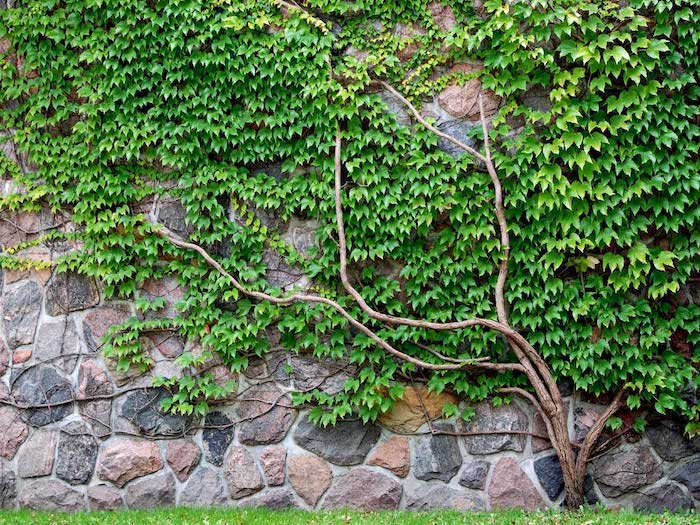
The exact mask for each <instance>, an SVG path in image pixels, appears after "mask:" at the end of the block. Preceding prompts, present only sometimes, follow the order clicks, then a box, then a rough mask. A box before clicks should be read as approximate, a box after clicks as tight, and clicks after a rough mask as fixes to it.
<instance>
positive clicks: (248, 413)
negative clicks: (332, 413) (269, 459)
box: [236, 383, 296, 445]
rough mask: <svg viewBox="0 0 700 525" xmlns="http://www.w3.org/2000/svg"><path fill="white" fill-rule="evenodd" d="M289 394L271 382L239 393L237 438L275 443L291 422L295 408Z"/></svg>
mask: <svg viewBox="0 0 700 525" xmlns="http://www.w3.org/2000/svg"><path fill="white" fill-rule="evenodd" d="M291 402H292V401H291V399H290V397H289V395H287V394H285V393H284V392H282V391H281V390H280V389H279V388H278V387H277V386H275V385H274V384H273V383H264V384H262V385H256V386H253V387H251V388H249V389H248V390H247V391H246V392H245V393H243V395H241V396H240V398H239V402H238V404H237V407H236V412H237V413H238V415H239V416H240V418H241V423H240V426H239V431H238V440H239V441H240V442H241V443H243V444H245V445H269V444H271V443H279V442H280V441H282V440H283V439H284V436H286V435H287V431H288V430H289V427H291V426H292V423H294V417H295V416H296V410H294V409H293V408H288V407H290V406H291Z"/></svg>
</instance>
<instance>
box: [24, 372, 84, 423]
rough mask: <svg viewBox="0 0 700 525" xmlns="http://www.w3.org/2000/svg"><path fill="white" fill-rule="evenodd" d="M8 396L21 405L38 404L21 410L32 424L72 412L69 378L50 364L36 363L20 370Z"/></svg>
mask: <svg viewBox="0 0 700 525" xmlns="http://www.w3.org/2000/svg"><path fill="white" fill-rule="evenodd" d="M12 395H13V396H14V398H15V400H16V401H17V402H18V403H19V404H21V405H25V406H28V407H29V406H37V407H41V408H32V409H30V410H26V411H25V412H24V413H23V415H24V417H25V419H26V420H27V422H28V423H30V424H31V425H34V426H44V425H48V424H49V423H55V422H57V421H60V420H61V419H63V418H64V417H66V416H67V415H68V414H70V413H71V412H72V411H73V403H72V402H71V401H72V400H73V389H72V387H71V384H70V381H69V380H68V379H66V378H65V377H64V376H62V375H61V374H59V373H58V371H57V370H56V369H55V368H52V367H50V366H46V365H39V366H36V367H34V368H30V369H28V370H26V371H23V373H22V374H21V375H20V376H19V377H18V378H17V379H16V380H15V382H14V384H13V386H12Z"/></svg>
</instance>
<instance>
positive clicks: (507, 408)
mask: <svg viewBox="0 0 700 525" xmlns="http://www.w3.org/2000/svg"><path fill="white" fill-rule="evenodd" d="M474 408H475V411H476V414H475V415H474V417H473V418H472V419H471V420H470V421H469V422H468V423H466V424H464V431H465V432H493V431H508V430H514V431H516V432H525V431H527V429H528V419H527V415H526V414H525V413H524V412H523V411H522V410H520V408H518V406H517V405H516V404H515V403H511V404H509V405H499V406H497V407H495V406H493V405H492V404H491V403H489V402H483V403H479V404H478V405H477V406H476V407H474ZM464 442H465V443H466V445H467V450H468V451H469V453H470V454H495V453H496V452H503V451H504V450H513V451H515V452H522V451H523V449H524V448H525V436H524V435H522V434H484V435H477V436H466V437H464Z"/></svg>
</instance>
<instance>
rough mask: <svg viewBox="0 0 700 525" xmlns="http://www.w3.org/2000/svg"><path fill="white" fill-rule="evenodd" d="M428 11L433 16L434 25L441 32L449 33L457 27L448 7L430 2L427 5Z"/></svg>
mask: <svg viewBox="0 0 700 525" xmlns="http://www.w3.org/2000/svg"><path fill="white" fill-rule="evenodd" d="M428 9H429V10H430V14H431V15H433V20H435V24H436V25H437V26H438V27H439V28H440V29H442V30H443V31H449V30H450V29H452V28H453V27H454V26H456V25H457V19H456V18H455V15H454V13H453V12H452V9H450V8H449V7H448V6H445V5H442V4H441V3H440V2H431V3H430V4H428Z"/></svg>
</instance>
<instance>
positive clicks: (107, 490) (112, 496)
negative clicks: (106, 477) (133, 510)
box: [87, 485, 124, 510]
mask: <svg viewBox="0 0 700 525" xmlns="http://www.w3.org/2000/svg"><path fill="white" fill-rule="evenodd" d="M87 500H88V508H89V509H90V510H119V509H123V508H124V498H123V497H122V493H121V491H120V490H119V489H116V488H114V487H111V486H109V485H95V486H93V487H88V488H87Z"/></svg>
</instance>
